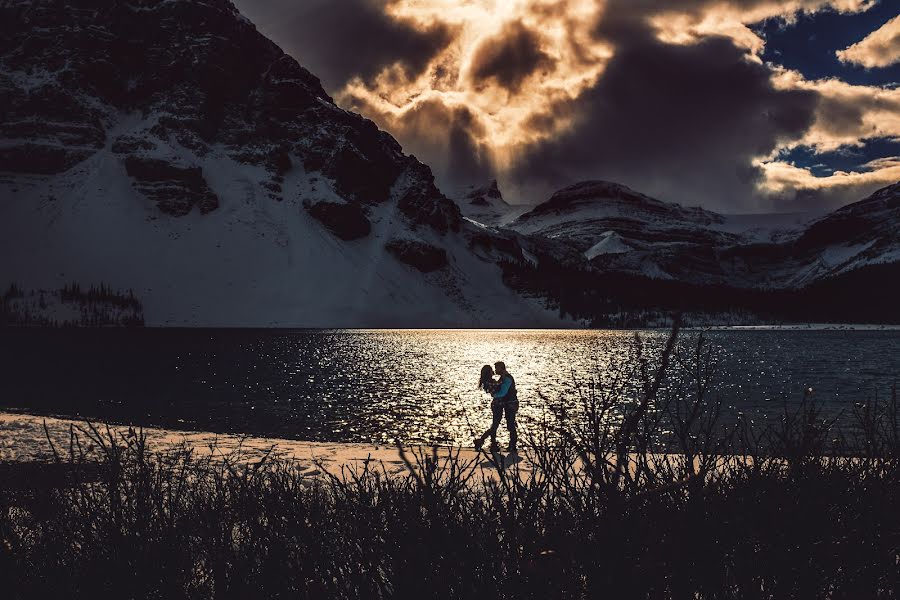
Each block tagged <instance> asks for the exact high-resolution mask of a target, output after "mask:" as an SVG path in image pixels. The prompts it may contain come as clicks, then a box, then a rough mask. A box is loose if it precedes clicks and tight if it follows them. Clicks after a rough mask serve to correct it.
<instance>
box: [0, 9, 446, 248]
mask: <svg viewBox="0 0 900 600" xmlns="http://www.w3.org/2000/svg"><path fill="white" fill-rule="evenodd" d="M0 36H2V40H3V41H2V42H0V90H2V92H3V97H4V106H3V107H2V108H0V137H2V141H3V143H2V144H0V169H2V170H5V171H8V172H15V173H38V174H52V173H60V172H64V171H66V170H68V169H70V168H72V167H73V166H75V165H76V164H78V163H79V162H80V161H83V160H85V159H87V158H89V157H91V156H92V155H94V154H95V153H96V152H98V151H99V150H101V149H103V148H104V147H106V144H107V137H108V136H109V135H110V132H112V131H115V132H116V135H115V139H114V140H113V142H112V147H111V149H112V151H113V152H115V153H117V154H120V155H123V156H125V157H126V159H125V161H124V162H123V165H130V166H131V167H130V168H129V174H131V175H134V176H136V177H138V176H137V175H135V173H136V172H137V171H136V169H137V170H140V169H141V168H140V167H138V166H137V165H138V164H139V162H136V161H165V162H168V163H170V167H169V168H168V170H167V174H166V177H165V179H153V180H152V183H151V180H149V179H147V178H146V177H143V176H141V177H138V179H139V180H140V182H139V184H138V189H139V190H140V191H141V192H142V193H144V194H145V195H147V197H148V198H150V199H151V200H154V201H156V202H157V205H158V206H159V208H160V210H162V211H163V212H165V213H167V214H170V215H173V216H174V215H182V214H186V213H185V209H186V208H187V207H192V206H198V207H200V209H201V211H203V212H208V211H210V210H213V209H214V208H215V207H216V206H217V204H218V203H217V202H215V201H214V200H213V195H212V192H209V191H208V190H206V189H205V188H204V184H203V183H202V182H201V179H202V174H200V173H199V172H197V171H193V170H191V169H194V168H196V167H199V166H201V164H200V163H201V162H202V160H203V159H207V160H214V159H217V157H219V156H227V157H229V158H230V159H233V160H236V161H238V162H241V163H244V164H252V165H256V166H259V167H261V168H262V169H264V170H265V172H266V173H267V174H268V181H267V182H266V183H264V184H263V187H264V188H265V190H266V193H267V194H268V196H269V197H270V198H272V199H276V200H280V199H282V193H283V183H284V178H285V176H286V174H287V173H289V172H290V171H291V170H292V169H294V168H303V169H304V170H305V171H306V172H308V173H310V172H318V173H320V174H321V175H322V176H323V177H325V178H327V179H328V180H330V181H331V182H333V189H334V191H335V192H336V193H337V194H338V195H339V196H340V197H342V198H343V199H344V200H346V201H347V202H350V203H360V204H363V205H373V204H379V203H383V202H387V201H391V200H397V201H398V202H399V203H400V210H401V212H402V213H403V214H404V215H406V216H407V217H408V218H409V219H410V220H411V221H412V222H413V223H415V224H417V225H427V226H430V227H434V228H435V229H436V230H438V231H448V230H451V229H456V228H458V226H459V219H460V217H459V212H458V210H456V207H455V206H454V205H453V203H452V202H450V201H449V200H447V199H446V198H445V197H444V196H443V195H442V194H441V193H440V191H438V190H437V188H436V187H435V186H434V181H433V178H432V175H431V171H430V170H429V169H428V167H426V166H424V165H422V164H421V163H419V162H418V161H417V160H416V159H415V158H413V157H409V156H405V155H404V154H403V153H402V150H401V148H400V145H399V144H398V143H397V142H396V141H395V140H394V139H393V138H392V137H391V136H390V135H388V134H387V133H385V132H383V131H380V130H378V128H377V127H376V126H375V125H374V123H372V122H371V121H369V120H367V119H364V118H363V117H361V116H359V115H357V114H354V113H351V112H347V111H344V110H342V109H340V108H338V107H337V106H336V105H335V104H334V102H333V101H332V99H331V98H330V97H329V96H328V94H326V93H325V91H324V90H323V89H322V86H321V85H320V83H319V80H318V79H317V78H316V77H315V76H314V75H312V74H311V73H310V72H309V71H307V70H306V69H304V68H303V67H302V66H300V65H299V64H298V63H297V62H296V61H295V60H294V59H293V58H291V57H289V56H287V55H285V54H284V53H283V52H282V51H281V49H279V48H278V47H277V46H276V45H275V44H273V43H272V42H271V41H269V40H268V39H266V38H265V37H263V36H262V35H261V34H260V33H259V32H257V31H256V28H255V27H254V26H253V24H251V23H250V22H249V21H247V20H246V19H244V18H243V17H241V16H240V15H239V14H238V13H237V10H236V9H235V7H234V6H233V5H232V4H231V3H230V2H228V1H227V0H209V1H206V2H202V3H201V2H190V1H187V0H134V1H132V2H127V3H124V2H123V3H118V2H106V1H104V0H80V1H78V2H75V1H74V0H34V1H33V2H22V3H4V4H3V5H0ZM123 115H128V116H127V117H125V118H123ZM126 123H127V125H126ZM185 152H187V153H188V154H189V155H193V157H194V160H191V159H190V158H186V157H185ZM146 164H150V163H146ZM153 164H154V165H156V166H155V167H153V168H154V169H156V170H159V169H160V168H162V167H161V166H160V163H158V162H155V163H153ZM185 165H186V166H185ZM144 170H145V171H146V169H144ZM145 174H146V173H145ZM164 181H165V182H170V183H164ZM171 182H178V183H171ZM182 193H183V194H184V197H180V196H181V194H182ZM346 214H347V215H348V216H349V218H351V219H352V220H354V222H355V224H356V226H357V227H358V226H359V223H360V222H361V221H360V219H359V218H358V217H359V211H355V212H347V213H346ZM349 228H350V229H353V228H354V225H353V224H351V225H350V226H349Z"/></svg>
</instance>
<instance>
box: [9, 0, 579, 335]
mask: <svg viewBox="0 0 900 600" xmlns="http://www.w3.org/2000/svg"><path fill="white" fill-rule="evenodd" d="M0 34H2V36H0V40H2V41H0V90H2V97H3V99H4V102H3V105H2V107H0V198H2V202H0V285H8V284H10V283H13V282H15V283H16V284H18V285H19V286H22V287H24V288H27V289H57V288H60V287H61V286H62V285H65V284H68V283H71V282H78V283H81V284H82V285H83V286H87V285H90V284H93V283H100V282H102V283H104V284H105V285H108V286H110V287H111V288H113V289H130V290H133V291H134V293H135V295H136V296H137V297H138V298H140V300H141V302H142V303H143V309H144V319H145V321H146V322H147V323H148V324H151V325H230V326H268V325H279V326H341V327H348V326H453V325H465V326H482V325H493V326H504V325H509V326H521V325H528V326H540V325H559V324H562V321H561V320H560V319H559V318H558V316H556V315H554V314H551V313H548V312H547V311H546V310H545V309H544V308H543V307H542V306H541V305H540V303H539V302H537V301H535V300H530V299H525V298H522V297H521V296H519V295H517V294H516V293H515V292H513V291H512V290H510V289H509V288H507V287H506V286H505V285H504V284H503V282H502V278H501V270H500V268H499V267H498V266H497V264H496V261H497V260H498V259H500V258H503V259H504V260H521V259H522V252H521V249H519V248H518V246H517V245H516V244H515V243H509V240H508V239H506V238H504V237H503V236H499V235H495V234H494V233H492V232H491V231H490V230H486V229H484V228H483V227H479V226H477V225H475V224H473V223H470V222H468V221H466V220H464V219H463V218H462V216H461V214H460V211H459V209H458V207H457V206H456V205H455V204H454V203H453V202H452V201H450V200H449V199H447V198H446V197H445V196H444V195H443V194H442V193H441V192H440V191H439V190H438V189H437V188H436V187H435V185H434V182H433V177H432V174H431V171H430V169H429V168H428V167H427V166H425V165H423V164H421V163H420V162H418V161H417V160H416V159H415V158H413V157H410V156H406V155H404V154H403V152H402V150H401V148H400V146H399V144H398V143H397V142H396V141H395V140H394V139H393V138H392V137H391V136H390V135H388V134H387V133H385V132H382V131H379V130H378V129H377V127H376V126H375V125H374V124H373V123H372V122H370V121H368V120H366V119H364V118H363V117H361V116H359V115H357V114H354V113H351V112H347V111H344V110H342V109H340V108H339V107H338V106H336V105H335V104H334V102H333V101H332V99H331V98H330V97H329V96H328V95H327V94H326V93H325V92H324V90H323V89H322V87H321V85H320V83H319V81H318V79H317V78H316V77H315V76H313V75H312V74H311V73H309V72H308V71H307V70H306V69H304V68H303V67H302V66H300V65H299V64H298V63H297V62H296V61H295V60H294V59H293V58H291V57H289V56H287V55H285V54H284V53H283V52H282V51H281V50H280V49H279V48H278V47H277V46H276V45H275V44H273V43H272V42H271V41H269V40H267V39H266V38H265V37H264V36H262V35H261V34H260V33H259V32H257V30H256V28H255V27H254V26H253V24H251V23H250V22H249V21H247V20H246V19H245V18H243V17H242V16H241V15H240V14H239V13H238V11H237V10H236V9H235V8H234V6H233V5H232V4H231V3H230V2H228V1H227V0H205V1H204V2H194V1H192V0H131V1H129V2H93V1H90V2H83V1H81V0H30V1H19V2H2V3H0ZM501 201H502V199H501Z"/></svg>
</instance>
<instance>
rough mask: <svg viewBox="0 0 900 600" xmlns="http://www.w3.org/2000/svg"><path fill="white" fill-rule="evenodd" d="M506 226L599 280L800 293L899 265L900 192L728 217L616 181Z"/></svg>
mask: <svg viewBox="0 0 900 600" xmlns="http://www.w3.org/2000/svg"><path fill="white" fill-rule="evenodd" d="M509 227H510V228H511V229H513V230H514V231H517V232H519V233H521V234H526V235H530V236H532V237H535V238H543V239H545V240H547V241H548V242H553V244H555V246H554V247H555V248H559V247H560V244H562V245H563V247H568V248H570V249H571V250H572V251H573V252H575V253H577V254H578V255H579V256H582V257H583V259H584V260H585V261H587V262H588V263H589V266H590V268H593V269H596V270H599V271H601V272H620V273H629V274H636V275H642V276H646V277H649V278H654V279H675V280H679V281H685V282H690V283H696V284H704V285H706V284H716V285H727V286H732V287H741V288H743V287H756V288H798V287H803V286H806V285H809V284H811V283H813V282H816V281H818V280H821V279H823V278H827V277H833V276H836V275H841V274H844V273H848V272H850V271H853V270H855V269H859V268H861V267H864V266H867V265H873V264H888V263H893V262H897V261H900V184H895V185H893V186H888V187H887V188H884V189H882V190H880V191H878V192H876V193H875V194H873V195H872V196H870V197H869V198H867V199H865V200H862V201H860V202H857V203H854V204H851V205H848V206H845V207H843V208H841V209H839V210H836V211H834V212H832V213H830V214H827V215H825V216H822V217H819V218H813V215H810V214H803V213H793V214H785V215H777V214H776V215H721V214H717V213H714V212H711V211H707V210H704V209H701V208H693V207H683V206H680V205H678V204H669V203H665V202H661V201H659V200H656V199H654V198H650V197H648V196H645V195H643V194H640V193H638V192H635V191H633V190H631V189H629V188H627V187H625V186H622V185H618V184H615V183H610V182H604V181H586V182H582V183H579V184H576V185H573V186H569V187H567V188H564V189H562V190H559V191H558V192H556V193H555V194H553V196H551V198H550V199H548V200H547V201H546V202H544V203H542V204H540V205H538V206H537V207H535V208H534V209H532V210H531V211H529V212H528V213H526V214H524V215H522V216H520V217H519V218H517V219H515V220H514V221H512V222H511V223H510V224H509ZM549 251H551V252H553V251H554V250H552V249H550V250H549Z"/></svg>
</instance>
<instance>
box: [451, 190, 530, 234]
mask: <svg viewBox="0 0 900 600" xmlns="http://www.w3.org/2000/svg"><path fill="white" fill-rule="evenodd" d="M455 197H456V198H457V201H456V203H457V204H458V205H459V208H460V210H461V211H462V214H463V215H465V216H466V217H468V218H470V219H472V220H473V221H478V222H479V223H483V224H485V225H502V224H504V223H506V222H508V221H509V220H511V219H512V218H513V217H514V216H515V214H517V212H516V209H515V208H514V207H512V206H510V205H509V204H507V203H506V201H505V200H504V199H503V194H502V193H500V186H499V185H497V180H496V179H493V180H491V181H489V182H488V183H487V184H485V185H482V186H473V187H469V188H466V189H464V190H462V191H461V192H460V193H459V194H458V195H457V196H455Z"/></svg>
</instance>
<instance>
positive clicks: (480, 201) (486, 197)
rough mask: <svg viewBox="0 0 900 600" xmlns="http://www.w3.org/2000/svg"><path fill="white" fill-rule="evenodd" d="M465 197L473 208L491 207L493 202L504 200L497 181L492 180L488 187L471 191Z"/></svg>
mask: <svg viewBox="0 0 900 600" xmlns="http://www.w3.org/2000/svg"><path fill="white" fill-rule="evenodd" d="M465 197H466V200H468V201H469V204H471V205H472V206H491V201H492V200H502V199H503V194H501V193H500V187H499V186H498V185H497V180H496V179H492V180H491V181H490V182H489V183H488V184H487V185H486V186H484V187H480V188H475V189H473V190H471V191H470V192H468V193H467V194H466V196H465Z"/></svg>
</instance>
